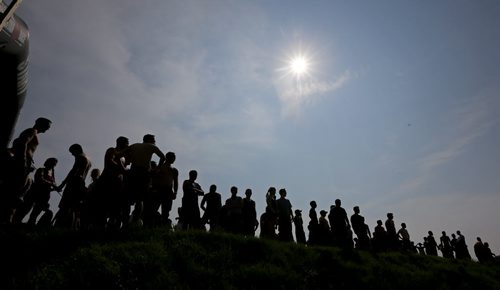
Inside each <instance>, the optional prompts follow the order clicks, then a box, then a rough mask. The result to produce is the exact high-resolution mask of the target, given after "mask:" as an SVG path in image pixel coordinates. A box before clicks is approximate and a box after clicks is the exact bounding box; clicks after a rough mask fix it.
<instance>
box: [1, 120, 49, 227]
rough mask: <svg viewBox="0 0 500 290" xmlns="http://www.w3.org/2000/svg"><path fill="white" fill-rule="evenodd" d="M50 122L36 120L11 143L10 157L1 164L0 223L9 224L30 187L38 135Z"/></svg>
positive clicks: (47, 127)
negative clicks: (30, 175)
mask: <svg viewBox="0 0 500 290" xmlns="http://www.w3.org/2000/svg"><path fill="white" fill-rule="evenodd" d="M51 124H52V122H51V121H50V120H49V119H46V118H38V119H36V121H35V125H34V126H33V127H32V128H28V129H26V130H24V131H22V132H21V134H20V135H19V137H17V138H16V139H14V141H13V142H12V148H11V150H10V152H11V153H10V156H9V157H8V159H7V160H6V162H5V164H2V165H1V166H2V171H3V172H2V175H3V176H1V178H2V179H3V180H2V182H1V183H2V187H3V188H2V193H0V204H1V206H0V223H10V222H11V219H12V216H13V214H14V211H15V209H16V207H17V206H19V205H20V201H21V200H20V199H21V197H22V196H23V194H24V193H25V192H26V191H27V190H28V188H29V185H30V179H29V174H30V173H31V172H33V171H34V170H35V166H34V159H33V156H34V154H35V151H36V149H37V147H38V145H39V140H38V134H40V133H45V132H46V131H47V130H49V129H50V125H51Z"/></svg>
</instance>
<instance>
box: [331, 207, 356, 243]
mask: <svg viewBox="0 0 500 290" xmlns="http://www.w3.org/2000/svg"><path fill="white" fill-rule="evenodd" d="M341 204H342V202H341V201H340V199H336V200H335V207H333V208H331V210H330V215H331V223H330V227H331V229H332V234H333V239H334V243H335V244H336V245H338V246H341V247H346V246H347V245H348V244H349V241H348V239H350V238H349V236H348V233H349V228H350V227H351V224H350V223H349V218H348V217H347V212H346V211H345V209H344V208H343V207H342V206H341Z"/></svg>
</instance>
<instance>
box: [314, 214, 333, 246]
mask: <svg viewBox="0 0 500 290" xmlns="http://www.w3.org/2000/svg"><path fill="white" fill-rule="evenodd" d="M327 213H328V212H327V211H326V210H320V211H319V220H318V231H317V239H318V240H317V244H318V245H321V246H328V245H330V244H331V241H332V238H331V237H332V232H331V231H330V225H329V224H328V219H327V217H326V214H327Z"/></svg>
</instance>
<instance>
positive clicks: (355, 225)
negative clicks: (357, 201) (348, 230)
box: [351, 206, 371, 250]
mask: <svg viewBox="0 0 500 290" xmlns="http://www.w3.org/2000/svg"><path fill="white" fill-rule="evenodd" d="M353 211H354V214H353V215H352V216H351V225H352V229H353V230H354V233H355V234H356V236H357V237H358V242H357V247H356V248H357V249H362V250H366V249H368V248H369V247H370V237H371V234H370V229H369V228H368V225H367V224H366V223H365V218H364V217H363V216H362V215H360V214H359V213H360V209H359V206H355V207H353Z"/></svg>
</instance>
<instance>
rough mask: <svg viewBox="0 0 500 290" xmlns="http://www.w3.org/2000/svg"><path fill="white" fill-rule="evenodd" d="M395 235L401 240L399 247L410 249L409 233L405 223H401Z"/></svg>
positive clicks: (404, 249)
mask: <svg viewBox="0 0 500 290" xmlns="http://www.w3.org/2000/svg"><path fill="white" fill-rule="evenodd" d="M397 237H398V239H399V240H400V241H401V249H402V250H403V251H408V250H411V241H410V234H409V233H408V230H407V229H406V224H405V223H401V228H400V229H399V230H398V232H397Z"/></svg>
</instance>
